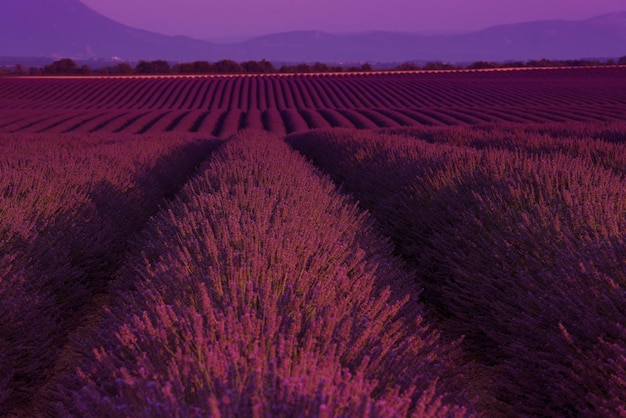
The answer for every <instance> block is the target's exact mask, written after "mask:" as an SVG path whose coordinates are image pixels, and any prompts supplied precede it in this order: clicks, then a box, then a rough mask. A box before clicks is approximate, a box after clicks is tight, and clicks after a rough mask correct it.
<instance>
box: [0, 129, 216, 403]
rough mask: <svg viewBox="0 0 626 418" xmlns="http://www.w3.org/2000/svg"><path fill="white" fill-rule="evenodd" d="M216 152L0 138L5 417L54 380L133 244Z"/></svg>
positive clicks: (151, 143)
mask: <svg viewBox="0 0 626 418" xmlns="http://www.w3.org/2000/svg"><path fill="white" fill-rule="evenodd" d="M211 147H212V143H211V142H210V141H200V140H198V139H196V138H191V137H187V138H185V137H163V136H161V137H151V136H146V137H135V138H129V137H118V138H116V137H103V136H81V137H58V136H37V135H21V136H20V135H7V136H2V137H0V154H1V155H2V156H3V157H2V160H0V214H1V220H2V221H1V223H0V300H1V301H2V303H1V304H0V370H2V371H3V372H2V374H3V379H0V385H2V386H1V387H0V394H1V395H0V413H1V414H4V413H7V412H8V411H10V410H12V409H14V408H25V407H27V403H28V402H29V400H30V399H31V398H32V396H33V394H34V393H35V392H36V391H37V390H38V388H40V387H42V386H43V385H44V384H45V382H46V381H47V379H48V378H49V376H50V374H51V372H52V369H53V367H54V364H55V363H56V361H57V359H58V357H59V356H60V355H61V353H62V351H63V346H64V345H65V343H66V340H67V335H68V334H69V333H70V331H71V329H73V328H75V327H77V326H79V325H81V323H82V321H83V320H84V318H83V314H84V310H85V307H86V306H87V305H88V302H89V300H90V299H91V298H92V297H93V295H95V294H99V293H101V292H103V291H104V290H105V288H106V283H107V281H108V280H109V279H110V278H111V277H112V275H113V274H114V272H115V271H116V270H117V268H119V265H120V262H121V259H122V258H123V255H124V253H125V252H126V250H127V248H128V243H127V241H128V238H129V237H130V236H131V235H132V233H133V232H134V231H137V230H138V229H139V228H141V225H142V224H143V223H145V222H146V221H147V219H148V218H149V216H150V215H151V214H152V213H154V212H155V211H156V210H157V209H158V205H159V203H160V202H161V201H162V199H163V198H164V197H167V196H169V195H171V194H173V193H175V192H176V191H177V190H178V188H179V187H180V186H181V185H182V184H183V183H184V182H185V179H186V177H187V176H188V175H190V174H191V172H192V170H193V168H194V166H197V165H198V164H199V163H200V161H201V160H202V159H203V158H204V157H206V156H207V155H208V152H209V150H210V148H211Z"/></svg>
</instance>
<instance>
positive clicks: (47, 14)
mask: <svg viewBox="0 0 626 418" xmlns="http://www.w3.org/2000/svg"><path fill="white" fill-rule="evenodd" d="M0 11H1V12H0V56H16V57H17V56H30V57H34V56H46V57H55V56H58V57H75V58H96V57H99V58H111V57H121V58H123V59H136V58H145V59H158V58H167V59H173V60H178V59H190V58H193V57H201V56H206V55H207V54H210V53H211V47H212V45H211V44H209V43H207V42H203V41H198V40H194V39H192V38H187V37H183V36H176V37H174V36H165V35H160V34H157V33H153V32H148V31H144V30H139V29H134V28H131V27H128V26H125V25H123V24H121V23H118V22H115V21H114V20H111V19H109V18H107V17H105V16H102V15H101V14H99V13H97V12H95V11H93V10H92V9H90V8H89V7H87V6H86V5H84V4H83V3H81V2H80V1H79V0H0Z"/></svg>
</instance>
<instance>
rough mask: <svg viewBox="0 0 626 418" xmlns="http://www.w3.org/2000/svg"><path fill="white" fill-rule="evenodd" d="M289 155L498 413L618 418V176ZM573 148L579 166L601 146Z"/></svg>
mask: <svg viewBox="0 0 626 418" xmlns="http://www.w3.org/2000/svg"><path fill="white" fill-rule="evenodd" d="M289 141H290V143H291V144H292V145H293V146H294V147H295V148H296V149H298V150H300V151H301V152H303V153H304V154H305V155H306V156H307V157H309V158H312V159H313V161H314V162H315V163H316V164H317V165H319V166H320V167H323V168H324V169H325V170H327V171H328V172H329V173H330V174H331V176H332V177H333V178H334V179H335V180H336V181H338V182H339V183H340V184H341V185H343V186H344V187H345V188H346V189H347V190H348V191H350V192H352V193H353V194H354V195H355V197H356V198H357V199H359V200H360V202H361V204H362V206H364V207H365V208H367V209H368V210H370V211H371V213H372V214H373V215H374V217H376V219H377V221H378V224H379V226H380V227H381V228H382V230H383V231H384V232H385V233H386V234H388V235H389V236H391V237H392V240H393V242H394V243H395V245H396V248H397V250H398V251H399V252H400V253H401V254H402V255H403V256H404V258H405V259H406V260H408V261H409V262H410V264H411V265H412V266H413V267H415V269H416V270H417V272H418V277H419V279H420V283H421V284H422V285H423V286H424V287H425V289H426V291H425V293H424V295H423V300H424V301H425V302H426V303H429V304H430V305H431V306H433V307H434V308H435V309H437V310H438V312H439V314H440V315H441V318H442V321H443V322H444V323H446V325H447V327H446V329H447V330H448V331H449V332H452V333H453V334H458V335H461V334H463V335H465V336H466V339H465V341H464V343H463V347H464V348H465V350H466V352H467V353H468V354H469V355H471V356H473V358H474V359H475V360H476V361H478V362H479V363H480V364H483V365H484V366H485V369H486V370H488V374H489V375H490V376H492V377H493V379H494V384H493V385H492V386H490V387H487V389H488V390H490V391H491V393H492V394H493V396H494V397H495V398H496V399H497V400H498V401H499V404H496V405H497V406H496V408H497V409H498V412H503V411H504V412H505V414H507V415H509V416H511V415H516V416H519V415H521V416H528V415H542V416H545V415H547V416H621V415H624V413H625V411H624V409H623V405H625V404H626V390H625V389H624V386H623V380H622V377H623V376H624V375H625V374H626V361H625V359H626V332H625V330H624V327H623V324H624V323H626V314H625V313H624V310H623V306H624V304H625V303H626V294H625V286H626V273H625V272H626V269H625V268H624V267H625V266H624V260H625V259H626V245H625V243H624V241H623V231H624V230H625V228H626V196H625V195H624V193H623V190H624V189H625V187H626V184H625V183H624V181H623V180H622V179H621V175H616V174H615V173H614V172H613V171H611V170H609V169H604V168H602V166H601V165H595V164H594V163H593V162H592V161H590V159H587V158H583V157H573V156H572V155H567V154H565V153H562V152H557V151H555V150H551V151H550V152H546V153H538V152H525V151H522V150H519V149H518V150H515V151H509V150H502V149H484V150H479V149H475V148H468V147H463V146H452V145H445V144H441V143H435V144H432V143H427V142H425V141H420V140H416V139H414V138H408V137H404V136H393V135H385V134H383V133H379V134H374V133H362V132H358V131H354V130H335V131H332V132H331V131H325V132H311V133H306V134H299V135H292V136H291V137H289ZM564 141H565V140H564ZM586 144H587V145H586V146H587V147H589V150H587V151H586V152H583V153H582V154H586V155H593V154H594V153H596V151H597V150H595V149H594V147H595V146H596V145H598V146H599V147H600V151H601V149H602V148H603V147H604V146H606V144H604V143H597V142H594V141H588V142H587V143H586ZM576 146H582V144H581V143H577V144H576ZM576 146H572V147H570V150H571V149H575V148H576ZM600 153H601V152H600ZM596 154H597V153H596ZM487 412H488V413H489V414H492V413H495V412H496V411H493V410H491V411H489V410H488V411H487Z"/></svg>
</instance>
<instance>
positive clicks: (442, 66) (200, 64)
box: [0, 56, 626, 75]
mask: <svg viewBox="0 0 626 418" xmlns="http://www.w3.org/2000/svg"><path fill="white" fill-rule="evenodd" d="M603 65H626V56H623V57H621V58H618V59H609V60H594V59H576V60H550V59H541V60H529V61H507V62H495V61H475V62H473V63H470V64H451V63H446V62H443V61H431V62H427V63H423V64H420V63H416V62H404V63H401V64H397V65H386V66H385V67H384V68H383V67H381V68H374V67H373V66H372V64H370V63H363V64H358V65H355V64H351V65H338V64H335V65H329V64H325V63H321V62H316V63H314V64H307V63H300V64H285V65H281V66H280V67H276V66H275V65H274V64H272V63H271V62H269V61H267V60H264V59H263V60H261V61H254V60H249V61H244V62H236V61H234V60H230V59H224V60H219V61H216V62H213V63H211V62H208V61H193V62H181V63H175V64H171V63H170V62H168V61H166V60H152V61H144V60H142V61H139V62H138V63H137V64H136V65H135V66H132V65H131V64H129V63H126V62H120V63H118V64H115V65H112V66H105V67H98V68H91V67H90V66H88V65H86V64H82V65H79V64H77V63H76V62H75V61H74V60H72V59H71V58H63V59H60V60H56V61H54V62H52V63H51V64H49V65H45V66H43V67H25V66H23V65H22V64H17V65H15V67H14V68H13V69H11V70H9V69H1V68H0V75H90V74H96V75H107V74H108V75H131V74H275V73H329V72H369V71H376V70H383V69H384V70H391V71H418V70H458V69H487V68H541V67H588V66H603Z"/></svg>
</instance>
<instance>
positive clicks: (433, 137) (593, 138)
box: [378, 121, 626, 175]
mask: <svg viewBox="0 0 626 418" xmlns="http://www.w3.org/2000/svg"><path fill="white" fill-rule="evenodd" d="M378 132H380V133H384V134H397V135H404V136H410V137H413V138H418V139H423V140H425V141H427V142H431V143H439V144H448V145H458V146H468V147H472V148H477V149H489V148H496V149H504V150H510V151H518V150H519V151H523V152H527V153H530V154H535V155H540V156H546V155H557V154H559V153H565V154H567V155H570V156H572V157H578V158H582V159H585V160H587V161H589V162H590V163H593V164H596V165H598V166H600V167H602V168H607V169H610V170H613V171H614V172H615V173H616V174H620V175H621V174H625V173H626V147H625V146H624V144H625V143H626V123H624V122H623V121H619V122H592V123H571V122H570V123H551V124H532V125H513V124H509V125H506V124H494V125H484V126H472V127H454V128H451V127H446V128H429V127H421V128H394V129H385V130H379V131H378Z"/></svg>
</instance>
